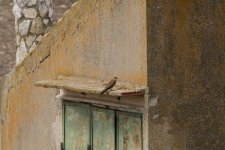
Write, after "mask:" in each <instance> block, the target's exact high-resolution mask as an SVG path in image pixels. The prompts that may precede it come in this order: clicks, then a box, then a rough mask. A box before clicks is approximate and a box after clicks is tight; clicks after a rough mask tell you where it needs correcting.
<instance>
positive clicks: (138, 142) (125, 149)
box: [117, 112, 142, 150]
mask: <svg viewBox="0 0 225 150" xmlns="http://www.w3.org/2000/svg"><path fill="white" fill-rule="evenodd" d="M117 117H118V122H117V124H118V127H117V133H118V135H117V138H118V139H117V142H118V145H117V148H118V150H142V131H141V130H142V127H141V122H142V121H141V116H138V115H136V114H128V113H122V112H121V113H118V116H117Z"/></svg>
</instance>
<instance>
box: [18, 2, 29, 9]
mask: <svg viewBox="0 0 225 150" xmlns="http://www.w3.org/2000/svg"><path fill="white" fill-rule="evenodd" d="M28 2H29V0H17V3H18V4H19V6H20V7H21V8H23V7H24V6H25V5H26V4H27V3H28Z"/></svg>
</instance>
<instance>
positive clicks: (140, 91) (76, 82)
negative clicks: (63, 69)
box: [35, 76, 146, 96]
mask: <svg viewBox="0 0 225 150" xmlns="http://www.w3.org/2000/svg"><path fill="white" fill-rule="evenodd" d="M108 82H109V81H104V80H94V79H88V78H81V77H65V76H60V77H58V78H56V79H54V80H46V81H38V82H36V83H35V86H37V87H45V88H57V89H65V90H70V91H74V92H79V93H90V94H100V93H101V91H102V90H103V89H104V88H105V85H106V84H107V83H108ZM145 90H146V87H144V86H142V85H139V84H134V83H127V82H120V81H118V82H117V83H116V85H115V86H114V87H113V89H112V90H111V91H109V92H107V93H106V95H109V96H138V95H139V96H140V95H144V94H145Z"/></svg>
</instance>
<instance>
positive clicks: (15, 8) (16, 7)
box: [13, 4, 22, 19]
mask: <svg viewBox="0 0 225 150" xmlns="http://www.w3.org/2000/svg"><path fill="white" fill-rule="evenodd" d="M13 14H14V16H15V18H16V19H20V18H21V17H22V14H21V9H20V7H19V5H18V4H15V5H14V6H13Z"/></svg>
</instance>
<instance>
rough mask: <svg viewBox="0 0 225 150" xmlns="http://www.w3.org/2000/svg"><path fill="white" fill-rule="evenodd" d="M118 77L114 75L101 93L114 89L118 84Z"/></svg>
mask: <svg viewBox="0 0 225 150" xmlns="http://www.w3.org/2000/svg"><path fill="white" fill-rule="evenodd" d="M116 80H117V77H113V79H112V80H111V81H110V82H109V83H108V84H107V85H106V86H105V89H104V90H103V91H102V92H101V93H100V94H101V95H102V94H104V93H105V92H107V91H108V90H110V89H112V88H113V87H114V85H115V84H116Z"/></svg>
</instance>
